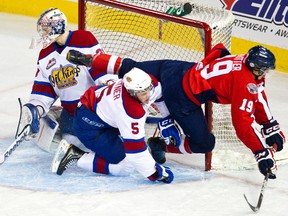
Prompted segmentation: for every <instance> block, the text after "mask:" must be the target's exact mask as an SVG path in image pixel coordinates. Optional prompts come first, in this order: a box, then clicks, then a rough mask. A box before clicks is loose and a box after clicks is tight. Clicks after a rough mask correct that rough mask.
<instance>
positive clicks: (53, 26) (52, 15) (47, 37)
mask: <svg viewBox="0 0 288 216" xmlns="http://www.w3.org/2000/svg"><path fill="white" fill-rule="evenodd" d="M66 27H67V18H66V16H65V14H64V13H63V12H61V11H60V10H59V9H57V8H49V9H48V10H46V11H44V12H43V13H42V14H41V15H40V18H39V19H38V21H37V32H38V33H39V35H40V40H41V42H42V43H43V49H44V48H46V47H48V46H49V45H50V44H51V43H53V42H54V41H55V40H56V39H57V37H59V36H60V35H62V34H64V32H65V30H66Z"/></svg>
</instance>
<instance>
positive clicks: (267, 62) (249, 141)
mask: <svg viewBox="0 0 288 216" xmlns="http://www.w3.org/2000/svg"><path fill="white" fill-rule="evenodd" d="M71 52H72V53H73V55H70V58H69V60H70V61H72V62H77V61H78V62H77V63H83V64H86V65H88V66H92V68H94V69H95V70H97V71H98V73H100V72H101V71H107V72H108V73H111V74H113V73H114V74H118V75H119V77H123V75H124V74H125V73H127V71H129V70H130V69H131V68H132V67H137V68H140V69H141V70H144V71H145V72H147V73H149V74H152V75H153V76H154V77H155V78H156V79H157V80H158V81H159V82H161V84H162V92H163V99H164V101H165V103H166V105H167V107H168V110H169V112H170V115H171V119H172V120H171V121H169V122H171V124H172V123H173V119H174V120H176V121H177V123H178V124H179V125H180V126H181V128H182V130H183V132H184V134H185V136H182V139H181V142H180V143H179V142H178V143H177V142H176V145H175V143H172V142H169V143H168V145H167V143H166V144H165V143H164V142H163V141H162V140H160V139H157V138H154V139H153V138H152V139H150V142H149V141H148V142H149V146H150V148H151V153H152V155H153V157H154V159H155V160H156V161H158V162H165V153H164V152H170V153H182V154H185V153H206V152H209V151H211V150H212V149H213V148H214V145H215V137H214V135H213V134H211V133H210V132H209V130H208V127H207V124H206V121H205V117H204V114H203V111H202V109H201V104H203V103H205V102H207V101H213V102H215V103H221V104H231V116H232V123H233V126H234V128H235V130H236V133H237V136H238V137H239V139H240V140H241V141H242V142H243V143H244V144H245V145H246V146H247V147H248V148H249V149H250V150H251V151H252V152H253V154H254V155H255V158H256V160H257V162H258V166H259V170H260V172H261V173H262V174H264V175H265V174H266V173H267V172H269V173H270V172H271V174H270V175H269V177H270V178H275V177H276V176H275V174H273V173H274V171H275V170H276V169H277V166H276V162H275V160H274V155H273V149H276V150H277V151H281V150H282V148H283V143H284V142H285V137H284V134H283V133H282V131H281V130H280V127H279V124H278V122H277V121H276V120H275V119H274V118H273V116H272V114H271V112H270V109H269V106H268V102H267V96H266V94H265V91H264V86H265V75H266V73H267V72H269V70H273V69H275V61H276V60H275V56H274V55H273V53H272V52H271V51H270V50H268V49H267V48H265V47H263V46H255V47H252V48H251V49H250V50H249V52H248V53H247V54H243V55H231V54H230V53H229V51H228V50H227V49H226V48H225V47H224V46H223V45H222V44H217V45H216V46H215V47H213V49H212V50H211V51H210V53H208V55H207V56H206V57H205V58H204V59H203V60H202V61H200V62H198V63H194V62H185V61H177V60H155V61H144V62H137V61H134V60H132V59H129V58H123V59H122V58H120V57H115V56H111V55H107V54H100V55H95V56H94V57H93V58H92V57H90V56H84V55H81V53H77V52H74V51H71ZM78 56H79V57H78ZM83 59H85V60H86V62H85V63H84V62H83ZM112 59H113V60H112ZM111 62H114V63H115V64H114V63H113V64H114V65H115V67H114V68H113V67H111ZM87 63H88V64H87ZM108 65H109V66H110V67H109V68H108ZM171 124H169V123H168V124H167V119H165V121H164V125H163V124H162V122H160V123H159V127H160V130H162V128H164V129H165V130H166V131H167V126H168V128H169V125H171ZM256 124H259V125H261V126H262V129H261V131H262V134H261V133H260V132H259V131H258V130H257V129H256ZM168 132H169V131H168ZM162 136H163V133H162ZM165 136H170V135H169V133H166V134H165ZM165 136H163V137H164V138H165ZM263 137H264V139H263ZM273 147H274V148H273Z"/></svg>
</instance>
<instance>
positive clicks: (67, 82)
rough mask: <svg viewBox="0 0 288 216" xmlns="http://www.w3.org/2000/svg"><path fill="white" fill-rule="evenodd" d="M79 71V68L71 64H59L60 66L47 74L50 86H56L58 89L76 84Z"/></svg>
mask: <svg viewBox="0 0 288 216" xmlns="http://www.w3.org/2000/svg"><path fill="white" fill-rule="evenodd" d="M79 73H80V68H79V67H78V66H77V67H73V66H72V65H65V66H62V65H60V68H56V69H55V70H53V71H52V73H51V75H50V76H49V81H50V83H51V85H52V86H57V88H58V89H64V88H69V87H71V86H75V85H77V83H78V82H77V80H76V79H75V77H78V76H79Z"/></svg>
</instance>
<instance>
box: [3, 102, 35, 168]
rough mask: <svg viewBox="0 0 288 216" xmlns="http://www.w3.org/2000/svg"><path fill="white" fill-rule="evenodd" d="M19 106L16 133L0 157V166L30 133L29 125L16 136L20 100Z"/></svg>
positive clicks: (18, 127)
mask: <svg viewBox="0 0 288 216" xmlns="http://www.w3.org/2000/svg"><path fill="white" fill-rule="evenodd" d="M18 101H19V105H20V118H19V122H18V126H17V131H16V135H15V140H14V142H13V143H12V144H11V145H10V146H9V147H8V148H7V149H6V151H5V152H4V153H3V154H2V155H1V156H0V165H2V164H3V163H4V161H5V160H6V159H7V158H8V157H9V156H10V155H11V154H12V152H13V151H14V150H15V149H16V148H17V147H18V146H19V145H20V143H21V142H22V141H23V140H24V139H25V137H26V135H28V134H29V132H30V124H28V125H26V126H25V127H24V128H23V130H22V131H21V132H20V133H19V134H18V132H19V129H20V121H21V116H22V103H21V100H20V98H18Z"/></svg>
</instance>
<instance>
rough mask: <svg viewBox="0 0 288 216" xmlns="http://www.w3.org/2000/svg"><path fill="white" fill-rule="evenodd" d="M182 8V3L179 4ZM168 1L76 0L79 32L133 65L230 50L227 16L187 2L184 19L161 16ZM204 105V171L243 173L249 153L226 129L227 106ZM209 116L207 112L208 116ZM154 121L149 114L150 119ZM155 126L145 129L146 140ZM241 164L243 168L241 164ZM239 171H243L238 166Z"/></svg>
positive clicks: (229, 18)
mask: <svg viewBox="0 0 288 216" xmlns="http://www.w3.org/2000/svg"><path fill="white" fill-rule="evenodd" d="M185 2H187V1H185ZM181 5H183V1H174V0H117V1H115V0H79V29H86V30H89V31H91V32H92V33H93V34H94V35H95V36H96V38H97V39H98V41H99V42H100V43H101V45H102V47H103V48H104V50H105V52H106V53H109V54H114V55H118V56H121V57H127V58H133V59H135V60H138V61H142V60H155V59H175V60H185V61H192V62H197V61H199V60H201V59H203V58H204V57H205V54H206V53H207V52H208V51H209V50H210V49H211V47H212V46H214V45H215V44H217V43H219V42H221V43H223V44H224V45H225V46H226V47H227V48H228V49H230V45H231V34H232V24H233V21H234V17H233V15H232V13H231V12H230V11H227V10H222V9H216V8H212V7H209V6H205V5H201V4H196V3H193V2H191V5H192V12H191V13H190V14H188V15H186V16H185V17H176V16H172V15H167V14H165V12H166V11H167V10H168V9H169V8H170V7H171V6H172V7H179V6H181ZM211 107H212V105H211V104H207V105H206V106H205V107H203V109H205V113H206V116H207V121H208V124H209V126H210V128H211V130H212V131H213V133H214V135H215V136H216V145H215V146H216V147H215V150H213V157H212V164H211V153H209V154H207V155H206V157H205V167H206V168H205V169H206V170H210V169H211V165H212V168H214V169H226V168H228V169H231V168H233V169H234V168H235V167H237V168H239V169H242V168H249V167H251V164H252V167H253V166H254V164H255V159H254V158H253V155H252V153H251V152H250V150H248V149H247V148H246V147H245V146H244V144H242V143H241V142H240V141H239V139H238V138H237V136H236V134H235V131H234V128H233V126H232V123H231V117H230V106H229V105H225V106H224V105H214V104H213V108H211ZM211 111H212V112H211ZM153 115H154V116H155V117H159V114H157V112H155V110H154V109H153V108H152V109H151V116H153ZM155 128H156V124H155V123H154V121H152V123H147V126H146V131H147V137H150V136H153V135H154V132H155ZM244 157H245V158H246V160H245V163H243V158H244ZM243 165H245V167H244V166H243Z"/></svg>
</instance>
